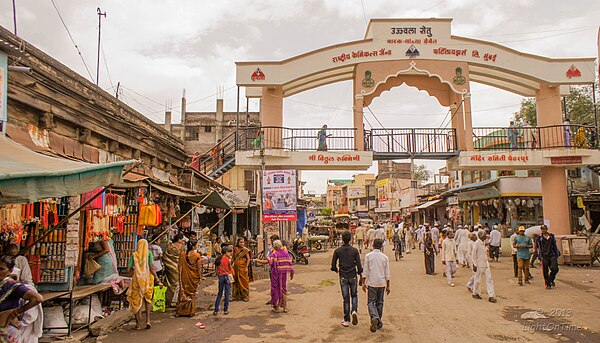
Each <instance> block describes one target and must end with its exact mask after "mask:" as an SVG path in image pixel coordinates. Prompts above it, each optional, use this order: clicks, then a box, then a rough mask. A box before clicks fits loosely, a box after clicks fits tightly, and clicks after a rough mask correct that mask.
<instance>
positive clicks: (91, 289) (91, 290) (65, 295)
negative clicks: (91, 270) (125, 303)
mask: <svg viewBox="0 0 600 343" xmlns="http://www.w3.org/2000/svg"><path fill="white" fill-rule="evenodd" d="M111 288H112V286H111V285H107V284H99V285H86V286H75V288H73V289H72V290H70V291H64V292H47V293H42V297H43V298H44V302H46V301H50V300H68V301H69V321H68V323H67V327H52V329H67V330H68V331H67V336H71V332H72V331H73V329H72V327H73V303H74V302H75V301H76V300H78V299H82V298H85V297H89V311H88V322H87V324H86V325H84V326H82V327H81V328H79V329H82V328H89V327H90V324H91V322H92V318H90V317H91V314H92V295H94V294H96V293H100V292H102V291H105V290H107V289H111Z"/></svg>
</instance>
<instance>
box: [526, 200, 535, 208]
mask: <svg viewBox="0 0 600 343" xmlns="http://www.w3.org/2000/svg"><path fill="white" fill-rule="evenodd" d="M534 206H535V205H534V203H533V200H532V199H529V200H527V207H529V208H532V207H534Z"/></svg>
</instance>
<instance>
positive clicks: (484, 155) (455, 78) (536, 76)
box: [235, 18, 600, 234]
mask: <svg viewBox="0 0 600 343" xmlns="http://www.w3.org/2000/svg"><path fill="white" fill-rule="evenodd" d="M451 23H452V19H447V18H440V19H435V18H432V19H372V20H370V22H369V25H368V27H367V30H366V33H365V36H364V39H362V40H358V41H353V42H347V43H341V44H336V45H332V46H328V47H324V48H321V49H318V50H315V51H311V52H307V53H305V54H302V55H298V56H294V57H291V58H288V59H286V60H282V61H252V62H236V82H237V84H238V86H242V87H245V89H246V96H247V97H249V98H260V99H261V111H260V112H261V122H262V125H263V129H262V134H263V135H264V136H265V141H266V142H267V143H266V144H267V146H265V147H264V148H265V149H264V150H263V153H262V155H261V158H258V155H259V153H258V152H257V151H256V149H254V150H252V149H240V148H238V149H236V153H235V161H236V162H235V164H236V165H238V166H241V167H243V168H257V167H259V166H260V164H261V160H262V162H264V163H265V164H266V165H267V166H268V167H269V168H270V167H288V168H296V169H332V168H333V169H335V168H337V169H366V168H368V167H369V166H370V165H371V163H372V161H373V159H397V158H398V159H399V158H407V157H417V158H437V159H446V160H447V164H448V167H449V169H451V170H475V169H477V170H486V169H487V170H511V169H540V170H541V180H542V193H543V207H544V214H545V219H547V220H549V222H550V225H551V226H552V229H553V231H554V232H556V233H559V234H569V233H570V224H569V210H568V207H569V202H568V195H567V181H566V175H565V174H566V168H568V167H575V166H583V165H596V164H600V153H599V151H598V150H597V149H596V148H592V147H591V146H589V145H585V146H583V145H582V146H576V145H574V144H573V142H571V139H570V136H569V135H567V134H565V126H563V125H562V124H563V115H562V109H561V96H563V95H566V94H568V92H569V86H570V85H589V84H592V83H593V82H594V80H595V77H596V75H597V74H596V70H595V65H594V62H595V60H596V59H595V58H594V57H584V58H547V57H542V56H536V55H532V54H527V53H523V52H519V51H516V50H514V49H511V48H508V47H505V46H502V45H499V44H496V43H492V42H488V41H482V40H476V39H471V38H465V37H459V36H454V35H452V33H451ZM347 80H352V82H353V95H354V96H353V101H354V103H353V124H354V125H353V126H354V127H353V128H352V129H350V131H351V134H349V135H348V134H345V133H340V134H339V137H337V138H339V140H338V141H336V142H338V143H339V142H342V141H343V142H344V144H341V145H340V146H339V149H337V150H340V151H337V152H336V153H337V157H336V156H329V155H330V154H333V152H332V151H331V150H332V149H331V148H330V149H329V151H327V152H320V151H319V152H317V154H316V155H315V151H314V150H313V151H307V150H308V149H301V148H298V146H301V145H302V137H303V138H304V140H305V141H306V139H307V137H304V136H302V137H300V138H299V137H294V133H293V132H295V131H293V130H299V129H289V128H282V126H283V115H284V108H283V99H284V98H285V97H288V96H291V95H294V94H298V93H300V92H303V91H306V90H310V89H313V88H317V87H321V86H324V85H328V84H331V83H335V82H340V81H347ZM471 82H477V83H482V84H485V85H489V86H493V87H497V88H500V89H503V90H506V91H509V92H513V93H516V94H519V95H521V96H526V97H535V100H536V105H537V121H538V122H537V127H536V128H534V129H532V130H531V131H525V132H521V133H520V136H519V138H518V139H519V142H518V146H517V145H514V146H513V142H512V141H511V139H513V137H511V135H510V133H508V131H509V129H508V128H504V129H499V128H498V129H495V130H491V131H485V132H483V131H477V130H478V129H475V132H476V133H477V134H476V135H475V137H474V129H473V127H472V120H471V94H470V84H471ZM402 84H407V85H409V86H413V87H416V88H418V89H419V90H424V91H427V92H428V94H429V95H431V96H433V97H435V98H436V99H437V100H438V101H439V103H440V104H441V105H442V106H449V107H450V109H451V113H452V117H451V124H452V130H450V131H445V132H438V131H436V132H433V133H431V131H427V133H425V131H418V130H420V129H404V130H409V131H404V132H403V133H398V134H396V133H394V132H395V130H396V129H390V128H386V129H383V130H386V134H387V135H388V137H387V139H388V143H387V145H386V146H385V147H383V146H378V145H377V144H376V143H374V141H375V137H376V134H375V133H374V132H373V131H375V130H373V131H371V132H367V131H365V130H364V126H363V109H364V107H366V106H368V105H369V104H371V102H372V101H373V100H374V99H375V98H377V97H378V96H380V95H381V94H382V93H383V92H385V91H388V90H390V89H392V88H394V87H397V86H400V85H402ZM289 130H292V131H291V132H292V133H289ZM330 130H331V129H330ZM398 130H401V129H398ZM415 130H417V131H415ZM423 130H432V129H423ZM593 130H594V132H595V128H593ZM390 132H392V133H390ZM311 134H312V136H310V137H315V136H316V134H315V133H314V132H313V133H311ZM389 135H391V136H392V137H391V138H390V137H389ZM297 136H300V135H297ZM332 136H334V138H335V136H336V132H333V134H332ZM523 136H528V137H530V138H527V139H525V140H526V141H527V142H523ZM596 136H597V135H596ZM423 137H425V138H423ZM482 137H484V138H485V140H483V139H482ZM514 139H515V140H516V138H514ZM312 140H313V141H314V138H312ZM349 140H350V142H349ZM379 140H381V138H380V137H379ZM379 140H378V141H379ZM290 142H292V146H290V145H289V143H290ZM419 142H420V143H419ZM486 142H487V143H486ZM490 142H491V143H490ZM525 145H526V146H525ZM294 146H296V148H294ZM432 146H435V147H434V148H432ZM594 146H595V145H594ZM524 147H525V148H524ZM432 149H433V150H432ZM333 150H336V149H335V147H334V149H333ZM344 151H345V152H346V154H345V155H342V157H341V158H340V154H341V153H343V152H344ZM424 151H427V153H428V154H425V153H424Z"/></svg>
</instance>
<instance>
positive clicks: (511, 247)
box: [509, 230, 519, 277]
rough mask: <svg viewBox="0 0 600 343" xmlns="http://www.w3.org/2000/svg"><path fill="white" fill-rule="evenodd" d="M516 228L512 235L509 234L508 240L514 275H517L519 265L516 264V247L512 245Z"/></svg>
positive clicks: (515, 235)
mask: <svg viewBox="0 0 600 343" xmlns="http://www.w3.org/2000/svg"><path fill="white" fill-rule="evenodd" d="M517 236H518V234H517V230H515V232H513V234H512V235H510V238H509V242H510V249H511V251H512V258H513V270H514V272H515V277H518V275H519V274H518V271H519V265H518V264H517V248H515V247H514V244H515V237H517Z"/></svg>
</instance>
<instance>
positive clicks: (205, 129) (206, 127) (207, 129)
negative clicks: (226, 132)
mask: <svg viewBox="0 0 600 343" xmlns="http://www.w3.org/2000/svg"><path fill="white" fill-rule="evenodd" d="M204 132H212V126H205V127H204Z"/></svg>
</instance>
